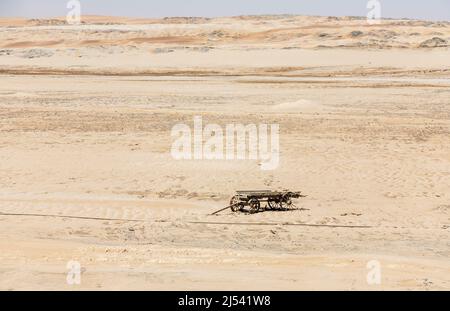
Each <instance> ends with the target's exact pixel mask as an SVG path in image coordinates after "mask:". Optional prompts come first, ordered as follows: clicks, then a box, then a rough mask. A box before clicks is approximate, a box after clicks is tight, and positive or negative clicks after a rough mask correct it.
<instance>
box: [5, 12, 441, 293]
mask: <svg viewBox="0 0 450 311" xmlns="http://www.w3.org/2000/svg"><path fill="white" fill-rule="evenodd" d="M83 21H84V22H85V24H83V25H81V26H69V25H65V24H64V20H63V19H61V18H59V19H58V18H57V19H53V20H20V19H8V20H5V19H0V28H1V31H0V46H1V48H0V115H1V121H0V131H1V135H0V171H1V172H2V173H1V174H0V193H1V196H0V263H1V265H0V267H1V268H0V289H12V290H18V289H51V290H55V289H63V290H74V289H75V290H77V289H94V290H95V289H99V290H105V289H106V290H108V289H149V290H157V289H166V290H175V289H178V290H186V289H193V290H198V289H203V290H205V289H206V290H207V289H230V290H247V289H270V290H282V289H286V290H304V289H340V290H351V289H368V290H380V289H393V290H398V289H408V290H409V289H412V290H430V289H431V290H448V289H449V288H450V274H449V271H450V264H449V261H448V258H449V256H450V244H449V241H450V207H449V206H450V203H449V202H450V194H449V193H448V189H449V186H450V179H449V178H450V147H449V146H450V121H449V120H450V108H449V107H450V106H449V104H450V102H449V98H450V91H449V90H450V79H449V73H450V57H449V56H450V54H449V53H450V52H449V49H448V47H445V46H444V47H435V48H433V47H428V48H422V47H420V45H421V44H422V43H423V42H425V41H426V40H430V39H432V38H434V37H439V38H443V39H444V40H447V41H448V40H449V38H450V24H449V23H430V22H424V21H406V20H405V21H394V20H386V21H383V23H382V24H381V25H374V26H369V25H367V24H366V23H365V21H364V20H363V19H358V18H325V17H323V18H322V17H298V16H266V17H236V18H218V19H204V18H187V19H186V18H169V19H164V20H136V19H128V18H109V17H96V16H93V17H92V16H91V17H86V18H84V19H83ZM358 31H361V32H362V33H359V32H358ZM412 34H414V35H412ZM433 42H438V43H439V42H440V43H442V42H441V41H437V40H433ZM428 45H430V42H428V43H427V46H428ZM194 116H202V118H203V122H204V123H205V124H206V123H214V124H218V125H220V126H223V127H224V126H226V124H230V123H241V124H249V123H255V124H260V123H267V124H273V123H276V124H279V126H280V132H281V133H280V148H281V155H280V166H279V168H278V169H277V170H275V171H262V170H261V169H260V166H259V165H260V163H258V162H257V161H176V160H174V159H173V158H172V157H171V155H170V148H171V144H172V138H171V136H170V132H171V129H172V127H173V126H174V125H175V124H177V123H185V124H188V125H192V123H193V117H194ZM284 188H290V189H292V190H302V191H303V192H304V193H305V194H307V195H308V197H307V198H304V199H302V200H300V201H299V202H297V205H298V207H299V209H298V210H293V211H287V212H266V213H259V214H255V215H247V214H233V213H231V212H229V211H226V212H223V213H221V214H220V215H218V216H210V215H209V214H210V213H211V212H213V211H215V210H217V209H220V208H221V207H225V206H226V205H227V203H228V201H229V198H230V196H231V195H232V194H233V193H234V191H236V190H239V189H284ZM70 260H77V261H79V262H80V263H81V265H82V267H83V270H82V271H83V274H82V284H81V285H79V286H69V285H67V284H66V273H67V271H68V270H67V267H66V265H67V262H68V261H70ZM372 260H376V261H378V262H380V264H381V268H382V283H381V284H380V285H368V283H367V281H366V277H367V273H368V271H369V270H368V269H367V263H368V262H369V261H372Z"/></svg>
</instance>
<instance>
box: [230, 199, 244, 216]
mask: <svg viewBox="0 0 450 311" xmlns="http://www.w3.org/2000/svg"><path fill="white" fill-rule="evenodd" d="M240 202H241V201H240V200H239V198H238V197H237V196H234V197H232V198H231V200H230V205H231V210H232V211H233V212H235V213H236V212H239V211H240V210H242V203H240Z"/></svg>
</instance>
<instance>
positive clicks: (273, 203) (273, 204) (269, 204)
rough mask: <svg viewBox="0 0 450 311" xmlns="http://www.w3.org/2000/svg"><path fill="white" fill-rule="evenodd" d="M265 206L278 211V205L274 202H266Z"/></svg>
mask: <svg viewBox="0 0 450 311" xmlns="http://www.w3.org/2000/svg"><path fill="white" fill-rule="evenodd" d="M267 206H269V208H270V209H278V208H280V203H279V202H278V201H276V200H269V201H267Z"/></svg>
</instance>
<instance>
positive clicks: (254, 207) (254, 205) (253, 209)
mask: <svg viewBox="0 0 450 311" xmlns="http://www.w3.org/2000/svg"><path fill="white" fill-rule="evenodd" d="M248 205H249V206H250V213H251V214H254V213H257V212H258V211H259V208H260V207H261V204H260V203H259V201H258V200H257V199H251V200H250V201H249V202H248Z"/></svg>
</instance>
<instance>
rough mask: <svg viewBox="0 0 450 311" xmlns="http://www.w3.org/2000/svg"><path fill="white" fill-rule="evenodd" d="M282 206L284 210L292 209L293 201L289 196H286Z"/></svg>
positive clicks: (281, 203)
mask: <svg viewBox="0 0 450 311" xmlns="http://www.w3.org/2000/svg"><path fill="white" fill-rule="evenodd" d="M280 206H281V208H283V209H290V208H292V200H291V198H290V197H289V196H284V197H283V199H282V200H281V202H280Z"/></svg>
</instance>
